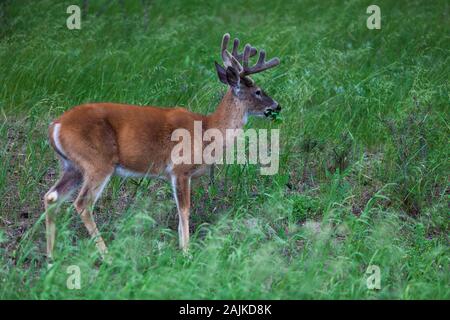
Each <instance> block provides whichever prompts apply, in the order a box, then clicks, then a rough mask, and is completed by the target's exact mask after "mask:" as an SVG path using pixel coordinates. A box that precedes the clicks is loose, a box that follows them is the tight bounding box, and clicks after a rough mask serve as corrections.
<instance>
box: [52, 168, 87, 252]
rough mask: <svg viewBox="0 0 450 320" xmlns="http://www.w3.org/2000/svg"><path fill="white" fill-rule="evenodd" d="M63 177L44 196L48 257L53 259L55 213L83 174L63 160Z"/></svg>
mask: <svg viewBox="0 0 450 320" xmlns="http://www.w3.org/2000/svg"><path fill="white" fill-rule="evenodd" d="M63 163H64V165H63V171H62V175H61V178H59V180H58V181H57V182H56V183H55V184H54V185H53V187H51V188H50V190H49V191H48V192H47V193H46V194H45V196H44V207H45V227H46V238H47V257H48V258H49V259H52V257H53V248H54V245H55V234H56V226H55V213H56V211H57V209H58V205H59V204H60V203H61V202H63V201H65V200H67V199H68V198H69V197H70V195H71V194H72V193H73V192H74V191H75V190H76V189H77V188H78V187H79V186H80V185H81V182H82V180H83V176H82V174H81V172H80V171H79V170H78V169H77V168H75V167H74V166H73V165H72V164H71V163H70V162H68V161H66V160H63Z"/></svg>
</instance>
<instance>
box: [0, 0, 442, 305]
mask: <svg viewBox="0 0 450 320" xmlns="http://www.w3.org/2000/svg"><path fill="white" fill-rule="evenodd" d="M71 4H78V5H80V7H81V8H82V22H81V23H82V29H81V30H68V29H67V27H66V19H67V17H68V16H69V14H67V13H66V8H67V7H68V6H69V5H71ZM86 4H87V5H86ZM371 4H373V3H371V2H370V1H347V2H342V1H270V2H268V1H252V2H250V3H244V2H242V1H226V2H224V1H207V2H202V1H191V0H188V1H137V0H134V1H58V3H55V2H54V1H44V0H43V1H1V2H0V9H1V11H0V27H1V29H0V83H1V87H0V108H1V110H0V111H1V120H0V121H1V124H0V134H1V137H2V138H1V141H0V152H1V153H0V154H1V162H0V196H1V199H2V201H1V203H0V210H1V211H0V251H1V258H0V259H1V263H0V281H1V283H2V286H1V288H0V297H2V298H73V297H80V298H81V297H83V298H265V299H271V298H288V299H289V298H295V299H298V298H449V294H450V291H449V274H450V273H449V271H450V270H449V264H448V262H449V261H448V257H449V256H448V209H449V206H448V194H449V191H448V173H449V163H448V155H449V148H448V142H449V141H448V137H449V124H448V123H449V112H448V110H449V108H448V106H449V90H448V89H449V76H448V74H449V66H450V64H449V61H448V59H449V58H448V57H449V49H450V40H449V26H450V24H449V5H448V2H447V1H378V2H377V3H376V4H377V5H378V6H379V7H380V8H381V17H382V21H381V30H368V29H367V27H366V20H367V17H368V16H369V15H368V14H367V13H366V8H367V7H368V6H369V5H371ZM225 32H230V34H231V36H232V37H239V38H240V39H241V43H242V44H244V43H246V42H250V43H251V44H252V45H254V46H256V47H257V48H264V49H265V50H266V52H267V55H268V57H269V58H270V57H274V56H278V57H280V58H281V65H280V66H279V67H277V68H275V69H272V70H270V71H268V72H266V73H264V74H261V75H257V76H255V77H254V78H255V80H256V81H257V83H258V84H260V85H261V86H262V87H263V88H264V89H265V90H266V91H268V93H269V94H270V95H271V96H273V97H274V98H275V99H276V100H277V101H279V102H280V104H281V105H282V106H283V111H282V117H283V122H282V123H271V122H267V121H263V120H259V119H251V120H250V121H249V123H248V124H247V127H255V128H279V129H280V130H281V132H280V138H281V149H280V152H281V154H280V172H279V174H277V175H275V176H268V177H267V176H260V175H259V168H258V166H254V165H246V166H231V165H230V166H221V167H218V170H216V175H215V179H214V183H213V184H209V178H208V177H206V178H203V179H201V180H199V181H198V182H196V183H195V184H194V188H193V189H194V192H193V200H192V203H193V208H192V213H191V216H192V219H191V220H192V222H191V232H192V233H193V244H192V251H191V255H192V257H191V258H190V259H186V258H184V257H183V256H182V254H181V253H180V252H179V250H178V248H177V241H178V240H177V233H176V227H177V221H178V219H177V218H176V210H175V207H174V203H173V200H172V196H171V191H170V188H169V186H168V185H166V183H164V182H161V181H156V180H142V181H141V180H128V181H123V180H120V179H118V178H117V179H114V180H113V181H112V183H111V184H110V185H109V187H108V189H107V190H106V192H105V193H104V196H103V198H102V199H101V200H100V202H99V204H98V206H97V210H96V211H97V215H96V220H97V222H98V225H99V227H100V229H101V231H102V233H103V234H104V238H105V240H106V242H107V244H108V245H109V246H110V251H111V254H112V256H113V261H114V262H113V265H112V266H108V265H104V264H101V263H100V262H99V260H98V257H97V253H96V251H95V247H94V246H93V244H92V242H91V241H90V240H89V239H88V237H87V233H86V232H85V231H84V228H83V226H82V223H81V222H80V219H79V217H77V216H76V214H75V212H74V210H72V209H71V208H70V206H64V208H63V209H64V210H62V211H61V215H60V219H59V221H58V228H59V229H58V238H57V245H56V255H57V260H56V263H55V267H54V268H53V269H52V270H51V271H47V268H46V263H45V257H44V252H45V236H44V233H45V232H44V224H43V221H42V218H43V216H42V214H43V205H42V201H41V199H42V196H43V194H44V193H45V192H46V191H47V190H48V189H49V187H50V186H51V185H52V184H53V182H54V181H55V180H56V179H57V174H58V170H57V168H58V164H57V161H56V159H55V156H54V154H53V151H52V150H51V148H50V147H49V145H48V143H47V140H46V134H47V126H48V124H49V122H50V121H51V120H52V119H53V118H55V117H57V116H59V115H60V114H61V113H62V112H64V111H65V110H67V109H69V108H70V107H71V106H74V105H77V104H80V103H84V102H95V101H111V102H123V103H129V104H138V105H160V106H174V105H179V106H185V107H187V108H188V109H189V110H191V111H194V112H199V113H210V112H213V111H214V109H215V107H216V105H217V103H218V102H219V101H220V99H221V96H222V95H223V93H224V92H225V90H226V88H225V87H224V86H223V85H222V84H221V83H220V82H219V81H218V79H217V76H216V74H215V70H214V60H217V61H220V60H219V59H220V55H219V47H220V41H221V38H222V35H223V34H224V33H225ZM371 264H376V265H378V266H380V268H381V272H382V288H381V290H376V291H371V290H368V289H367V287H366V278H367V275H365V271H366V268H367V266H368V265H371ZM69 265H79V266H80V267H81V269H82V275H83V278H82V289H81V290H78V291H75V292H74V291H71V290H68V289H67V288H66V277H67V274H66V272H65V271H66V268H67V266H69Z"/></svg>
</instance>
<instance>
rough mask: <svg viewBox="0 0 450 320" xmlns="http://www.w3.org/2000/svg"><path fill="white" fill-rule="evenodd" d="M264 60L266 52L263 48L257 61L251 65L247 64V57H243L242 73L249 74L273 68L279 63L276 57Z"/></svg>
mask: <svg viewBox="0 0 450 320" xmlns="http://www.w3.org/2000/svg"><path fill="white" fill-rule="evenodd" d="M265 60H266V52H265V51H264V50H261V51H260V52H259V58H258V62H257V63H256V64H255V65H254V66H253V67H249V66H248V58H247V59H245V57H244V67H243V69H244V70H243V75H250V74H255V73H258V72H262V71H264V70H267V69H270V68H273V67H275V66H277V65H278V64H279V63H280V59H278V58H272V59H270V60H269V61H267V62H266V61H265Z"/></svg>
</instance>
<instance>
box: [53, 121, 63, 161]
mask: <svg viewBox="0 0 450 320" xmlns="http://www.w3.org/2000/svg"><path fill="white" fill-rule="evenodd" d="M60 129H61V124H60V123H56V124H55V126H54V127H53V142H55V146H56V149H58V151H59V152H61V153H62V154H63V155H65V153H64V150H63V148H62V146H61V141H60V140H59V130H60Z"/></svg>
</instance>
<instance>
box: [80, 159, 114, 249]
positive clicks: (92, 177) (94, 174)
mask: <svg viewBox="0 0 450 320" xmlns="http://www.w3.org/2000/svg"><path fill="white" fill-rule="evenodd" d="M113 172H114V168H113V167H111V168H105V169H104V170H100V171H99V170H86V171H85V173H84V182H83V186H82V187H81V191H80V193H79V195H78V197H77V199H76V200H75V202H74V205H75V209H76V211H77V212H78V214H79V215H80V217H81V220H82V221H83V223H84V225H85V227H86V229H87V230H88V232H89V235H90V236H91V238H93V239H94V240H95V244H96V246H97V249H98V250H99V252H100V255H101V256H102V258H104V257H105V254H106V253H107V248H106V245H105V241H104V240H103V238H102V237H101V235H100V232H99V231H98V228H97V225H96V223H95V221H94V217H93V214H92V213H93V210H94V205H95V203H96V202H97V200H98V198H99V197H100V195H101V193H102V192H103V189H104V188H105V187H106V185H107V184H108V181H109V179H110V177H111V175H112V174H113Z"/></svg>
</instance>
